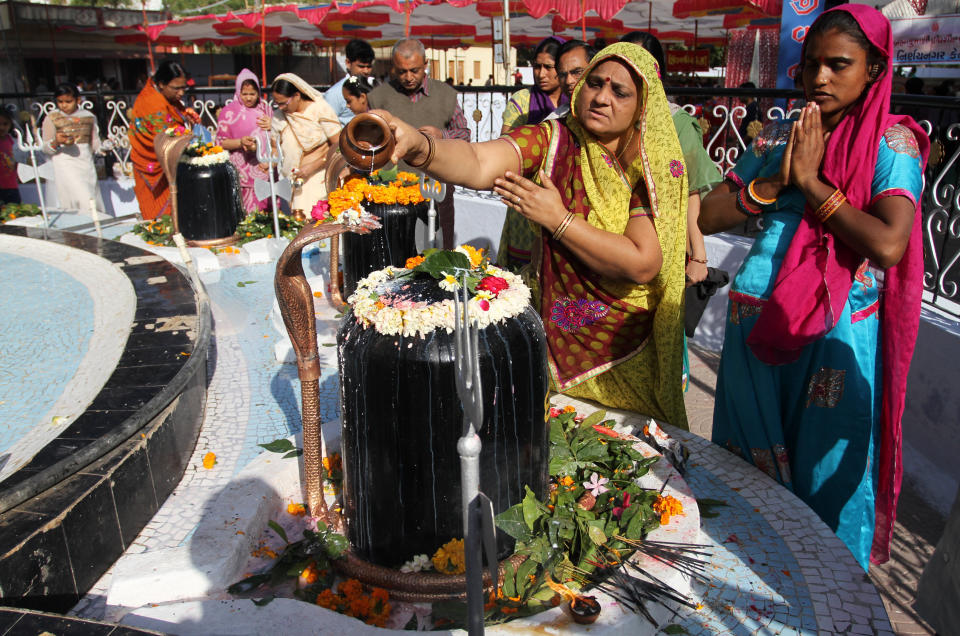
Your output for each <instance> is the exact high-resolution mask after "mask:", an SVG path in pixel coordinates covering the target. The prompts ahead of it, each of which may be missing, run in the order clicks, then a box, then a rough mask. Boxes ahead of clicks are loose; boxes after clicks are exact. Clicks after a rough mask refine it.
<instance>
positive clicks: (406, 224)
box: [342, 202, 428, 297]
mask: <svg viewBox="0 0 960 636" xmlns="http://www.w3.org/2000/svg"><path fill="white" fill-rule="evenodd" d="M427 206H428V204H427V203H426V202H422V203H416V204H408V205H402V204H398V203H393V204H387V203H366V204H364V208H365V209H366V211H367V212H369V213H370V214H372V215H373V216H375V217H377V218H378V219H379V220H380V224H381V226H382V227H380V228H378V229H376V230H373V231H372V232H370V233H368V234H354V233H349V234H344V235H343V237H342V241H343V295H344V297H346V296H349V295H350V294H352V293H353V291H354V289H356V287H357V281H359V280H360V279H361V278H363V277H364V276H366V275H367V274H369V273H370V272H374V271H376V270H378V269H383V268H384V267H386V266H388V265H393V266H394V267H403V265H404V263H405V262H406V260H407V259H408V258H410V257H411V256H416V255H417V245H416V230H417V219H420V220H422V221H423V222H424V223H426V222H427V209H428V207H427Z"/></svg>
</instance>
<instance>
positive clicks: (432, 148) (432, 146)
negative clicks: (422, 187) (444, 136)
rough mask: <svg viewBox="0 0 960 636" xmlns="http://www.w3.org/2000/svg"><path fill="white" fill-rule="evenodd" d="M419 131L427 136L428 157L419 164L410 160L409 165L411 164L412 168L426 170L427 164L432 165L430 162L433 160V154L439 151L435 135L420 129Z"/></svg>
mask: <svg viewBox="0 0 960 636" xmlns="http://www.w3.org/2000/svg"><path fill="white" fill-rule="evenodd" d="M417 132H419V133H420V134H421V135H423V136H424V137H426V138H427V158H426V159H424V160H423V161H421V162H420V163H417V164H413V163H410V162H409V161H408V162H407V165H409V166H410V167H411V168H419V169H421V170H426V168H427V166H429V165H430V162H431V161H433V155H434V154H435V153H436V152H437V142H436V141H435V140H434V138H433V135H428V134H427V133H425V132H423V131H422V130H418V131H417Z"/></svg>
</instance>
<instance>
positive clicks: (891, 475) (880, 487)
mask: <svg viewBox="0 0 960 636" xmlns="http://www.w3.org/2000/svg"><path fill="white" fill-rule="evenodd" d="M830 11H845V12H847V13H849V14H850V15H851V16H853V18H854V19H856V21H857V23H858V24H859V25H860V28H861V29H862V30H863V33H864V34H865V35H866V36H867V39H868V40H869V41H870V42H871V43H872V44H873V45H874V46H876V47H877V48H878V49H879V50H880V51H881V52H882V53H883V54H884V56H885V57H886V58H887V65H886V69H885V70H884V72H883V74H882V75H881V76H880V77H879V78H878V79H877V80H876V81H875V82H874V83H873V84H872V85H870V87H869V89H868V90H867V93H866V95H865V96H864V97H863V98H862V100H861V101H860V102H859V103H858V104H856V105H855V106H854V107H853V108H852V109H851V111H850V112H849V113H848V114H847V115H846V116H845V117H844V118H843V120H842V121H841V122H840V124H839V125H837V127H836V129H835V130H834V131H833V134H831V135H830V138H829V140H828V141H827V147H826V151H825V154H824V160H823V167H822V169H821V176H822V178H823V179H824V180H825V181H826V182H827V183H829V184H831V185H833V186H834V187H837V188H840V190H841V191H843V192H844V194H846V196H847V199H848V200H849V202H850V204H851V205H852V206H854V207H855V208H858V209H860V210H866V211H869V209H870V203H871V200H870V199H871V184H872V181H873V176H874V170H875V165H876V158H877V148H878V147H879V144H880V137H881V135H883V133H884V131H886V130H887V129H888V128H889V127H891V126H893V125H895V124H901V125H904V126H907V127H908V128H910V130H911V131H912V132H913V134H914V136H915V137H916V140H917V144H918V145H919V147H920V153H921V157H922V164H923V165H924V166H925V165H926V160H927V154H928V152H929V149H930V141H929V139H928V138H927V135H926V133H925V132H924V131H923V129H922V128H920V126H918V125H917V123H916V122H914V121H913V119H911V118H910V117H908V116H905V115H891V114H890V94H891V92H892V85H893V84H892V72H893V71H892V64H891V60H890V55H891V52H892V50H893V35H892V32H891V28H890V22H889V21H888V20H887V19H886V18H885V17H884V16H883V14H881V13H880V12H879V11H877V10H876V9H873V8H871V7H869V6H866V5H862V4H847V5H843V6H840V7H836V8H834V9H831V10H830ZM827 13H829V11H827V12H824V14H823V15H826V14H827ZM820 19H822V16H821V18H820ZM920 217H921V214H920V202H919V201H918V202H917V208H916V214H915V215H914V221H913V229H912V231H911V233H910V240H909V243H908V245H907V249H906V252H904V255H903V258H902V259H901V260H900V262H899V263H898V264H897V265H895V266H893V267H890V268H888V269H887V270H886V272H885V275H884V286H883V292H882V294H881V297H880V303H881V304H880V314H879V315H880V320H881V342H882V351H883V392H882V407H881V414H880V418H881V434H880V447H879V452H878V454H877V461H878V463H879V472H880V476H879V480H878V483H877V498H876V505H875V508H876V526H875V530H874V535H873V547H872V549H871V553H870V561H871V562H872V563H884V562H886V561H887V560H888V559H889V558H890V541H891V538H892V536H893V522H894V518H895V517H896V510H897V498H898V497H899V495H900V482H901V479H902V476H903V465H902V461H901V429H900V420H901V417H902V415H903V402H904V396H905V394H906V386H907V371H908V370H909V367H910V359H911V358H912V357H913V348H914V344H915V341H916V335H917V328H918V325H919V322H920V298H921V293H922V290H923V285H922V278H923V246H922V242H921V239H922V236H921V229H920ZM862 260H863V257H861V256H860V255H859V254H857V253H855V252H854V251H853V250H852V249H850V248H849V247H847V246H846V245H845V244H844V243H842V242H841V241H838V240H836V238H835V237H834V236H833V234H831V233H830V232H829V231H828V230H826V229H825V228H824V226H823V225H822V224H821V223H820V222H819V221H817V220H816V219H815V218H814V216H813V210H812V209H811V208H810V206H809V205H808V206H807V213H806V214H805V215H804V217H803V220H802V221H801V223H800V226H799V227H798V228H797V232H796V234H794V236H793V240H792V242H791V243H790V247H789V249H788V250H787V254H786V256H785V257H784V260H783V265H782V266H781V268H780V272H779V274H778V275H777V280H776V282H775V283H774V288H773V293H772V294H771V296H770V299H769V300H768V301H767V302H766V303H765V304H764V307H763V310H762V311H761V313H760V316H759V318H758V319H757V323H756V325H755V326H754V328H753V330H752V331H751V333H750V336H749V337H748V339H747V344H748V345H750V348H751V350H752V351H753V353H754V355H756V356H757V358H758V359H760V360H761V361H763V362H765V363H767V364H788V363H790V362H793V361H794V360H796V359H797V358H798V357H799V355H800V352H801V350H802V349H803V347H805V346H806V345H808V344H810V343H811V342H814V341H816V340H817V339H819V338H821V337H823V336H824V335H825V334H826V333H827V332H828V331H830V330H831V329H832V328H833V327H834V325H835V324H836V322H837V320H838V319H839V317H840V315H841V314H842V313H843V308H844V305H845V304H846V302H847V296H848V294H849V293H850V288H851V286H852V285H853V279H854V274H855V272H856V270H857V268H858V267H859V265H860V263H861V261H862ZM811 290H813V292H812V293H811Z"/></svg>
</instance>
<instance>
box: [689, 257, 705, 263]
mask: <svg viewBox="0 0 960 636" xmlns="http://www.w3.org/2000/svg"><path fill="white" fill-rule="evenodd" d="M687 260H688V261H693V262H694V263H700V264H701V265H706V264H707V259H705V258H694V257H692V256H688V257H687Z"/></svg>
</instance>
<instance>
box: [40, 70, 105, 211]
mask: <svg viewBox="0 0 960 636" xmlns="http://www.w3.org/2000/svg"><path fill="white" fill-rule="evenodd" d="M54 98H55V99H56V101H57V110H54V111H52V112H51V113H50V114H49V115H47V116H46V117H44V119H43V126H42V130H41V135H42V137H43V152H44V153H46V154H48V155H50V156H51V161H53V170H54V181H55V184H56V188H57V199H58V200H59V202H60V208H61V209H64V210H76V211H78V212H80V213H82V214H89V213H90V200H91V199H93V200H94V201H95V202H96V206H97V210H98V211H100V212H101V213H102V212H103V211H104V207H103V199H102V198H101V197H100V189H99V188H98V187H97V169H96V166H94V164H93V153H99V152H100V130H99V128H98V126H97V118H96V117H94V116H93V113H91V112H90V111H88V110H81V109H80V93H79V91H77V88H76V87H75V86H73V85H72V84H60V85H59V86H57V89H56V91H54Z"/></svg>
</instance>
